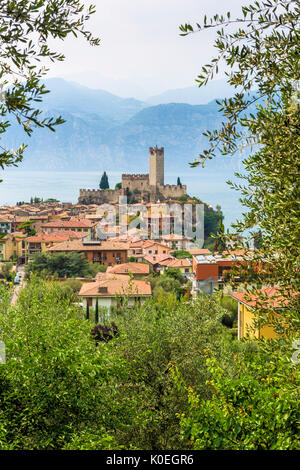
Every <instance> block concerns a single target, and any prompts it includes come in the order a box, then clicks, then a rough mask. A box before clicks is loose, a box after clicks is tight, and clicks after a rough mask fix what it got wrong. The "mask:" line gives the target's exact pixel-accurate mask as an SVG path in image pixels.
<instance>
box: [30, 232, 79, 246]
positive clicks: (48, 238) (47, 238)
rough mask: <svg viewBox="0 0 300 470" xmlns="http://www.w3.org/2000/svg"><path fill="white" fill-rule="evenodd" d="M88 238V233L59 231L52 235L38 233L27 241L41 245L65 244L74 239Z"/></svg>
mask: <svg viewBox="0 0 300 470" xmlns="http://www.w3.org/2000/svg"><path fill="white" fill-rule="evenodd" d="M84 237H87V233H82V232H81V233H80V232H73V231H72V230H69V231H68V230H61V231H60V230H57V231H56V232H51V233H45V232H41V233H37V234H36V235H33V236H32V237H28V238H27V241H28V242H32V243H40V242H45V243H47V242H48V243H50V242H56V243H59V242H63V241H66V240H72V239H78V238H84Z"/></svg>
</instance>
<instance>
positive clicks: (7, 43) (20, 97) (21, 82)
mask: <svg viewBox="0 0 300 470" xmlns="http://www.w3.org/2000/svg"><path fill="white" fill-rule="evenodd" d="M94 11H95V8H94V6H90V7H88V8H87V9H86V8H85V7H84V4H83V3H82V2H81V1H80V0H60V1H59V2H53V1H51V0H30V1H28V0H19V1H18V2H11V1H10V0H0V45H1V47H0V91H1V95H2V99H1V105H0V115H1V117H2V123H1V125H0V134H4V133H5V132H6V130H7V129H8V127H9V126H10V125H11V123H12V120H13V119H14V118H15V119H16V121H17V123H18V124H19V125H21V126H22V128H23V130H24V131H25V132H26V134H27V135H29V136H30V135H31V134H32V132H33V129H34V127H46V128H48V129H50V130H51V131H54V130H55V126H56V125H58V124H62V123H63V122H64V120H63V119H62V118H61V117H60V116H59V117H57V118H53V117H51V116H50V117H48V116H45V115H43V114H42V112H41V110H40V109H39V108H38V107H37V103H38V102H40V101H42V99H43V96H44V95H45V94H46V93H48V90H47V89H46V87H45V85H44V84H43V83H41V81H40V80H41V78H43V77H45V75H46V74H47V71H48V69H47V68H46V67H45V64H44V61H45V59H48V60H50V61H51V62H56V61H63V60H64V55H63V54H61V53H58V52H56V51H55V50H52V48H51V45H50V44H51V40H52V39H53V38H54V39H61V40H64V39H65V38H66V37H68V36H70V35H73V36H75V37H77V36H78V35H82V36H83V37H84V38H85V39H86V40H87V41H88V42H89V44H91V45H98V44H99V39H97V38H94V37H93V36H92V34H91V33H90V32H89V31H87V30H86V28H85V23H86V22H87V21H88V19H89V18H90V16H91V15H92V14H93V13H94ZM25 148H26V146H25V145H23V144H22V145H20V146H19V147H18V148H17V149H15V150H11V149H9V148H7V147H5V144H4V145H1V147H0V167H1V168H4V167H6V166H11V165H13V166H16V165H17V164H18V163H20V162H21V161H22V159H23V154H24V151H25Z"/></svg>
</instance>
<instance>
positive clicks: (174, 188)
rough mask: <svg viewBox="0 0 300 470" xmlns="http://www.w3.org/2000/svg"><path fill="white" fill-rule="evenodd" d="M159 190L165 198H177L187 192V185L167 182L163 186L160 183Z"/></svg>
mask: <svg viewBox="0 0 300 470" xmlns="http://www.w3.org/2000/svg"><path fill="white" fill-rule="evenodd" d="M157 190H158V192H159V193H160V194H161V195H162V196H163V199H176V198H178V197H180V196H183V195H184V194H186V185H185V184H183V185H182V186H180V185H177V184H165V185H164V186H161V185H160V184H159V185H158V186H157Z"/></svg>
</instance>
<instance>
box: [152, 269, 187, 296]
mask: <svg viewBox="0 0 300 470" xmlns="http://www.w3.org/2000/svg"><path fill="white" fill-rule="evenodd" d="M150 282H151V287H152V294H153V295H154V297H156V298H157V297H159V296H160V295H164V294H165V293H170V292H175V293H176V292H179V291H180V288H181V284H180V282H179V281H178V279H174V278H173V277H171V276H168V275H167V274H161V275H160V276H153V277H152V278H151V280H150Z"/></svg>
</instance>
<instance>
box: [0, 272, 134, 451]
mask: <svg viewBox="0 0 300 470" xmlns="http://www.w3.org/2000/svg"><path fill="white" fill-rule="evenodd" d="M1 299H3V300H2V302H1V303H0V329H1V338H2V340H3V341H4V342H5V345H6V364H5V367H1V368H0V384H1V386H0V409H1V413H0V423H1V425H0V429H3V430H4V431H3V433H2V435H1V434H0V436H1V439H2V441H3V440H4V448H7V446H10V445H11V446H13V447H14V448H15V449H60V448H63V447H64V446H68V445H72V442H73V441H74V440H76V441H77V440H78V439H79V438H80V439H82V435H83V434H85V432H86V430H88V431H90V432H93V430H94V429H95V427H96V426H95V423H97V428H98V429H101V428H104V427H105V428H106V433H105V435H104V442H107V439H108V435H109V431H108V430H113V428H114V427H118V426H119V424H120V425H121V427H122V426H123V424H122V423H124V425H125V426H126V423H127V421H128V418H129V417H130V416H131V412H130V410H129V408H131V405H130V404H129V403H126V401H125V400H124V402H123V403H122V404H120V403H117V401H116V397H115V395H116V390H114V386H113V385H112V384H113V381H115V382H118V381H119V380H121V381H124V382H126V381H127V380H128V379H129V376H128V375H127V373H126V367H125V365H124V363H122V362H121V361H118V363H116V362H115V361H114V359H113V355H111V352H110V351H111V349H110V346H109V344H108V345H107V346H106V349H105V350H104V349H103V348H99V347H98V348H95V344H94V342H93V341H92V340H91V337H90V329H91V324H90V322H89V321H85V320H84V319H83V315H82V310H81V308H79V307H76V306H74V305H73V304H72V299H70V298H67V297H65V295H64V293H63V292H62V290H61V289H60V287H59V286H57V284H56V283H55V284H53V285H52V284H51V283H49V282H48V283H45V282H41V281H38V280H36V279H32V281H31V282H30V283H29V284H27V286H26V288H25V289H24V290H22V291H21V293H20V296H19V301H18V305H17V306H15V307H13V308H12V307H10V306H9V294H7V295H6V294H5V292H4V291H1ZM123 372H124V373H125V375H124V377H123V378H121V377H122V375H123ZM117 376H119V378H118V379H117ZM113 377H114V379H113ZM97 445H98V446H99V448H101V444H100V436H98V437H97ZM105 445H106V444H104V443H103V446H105Z"/></svg>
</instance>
